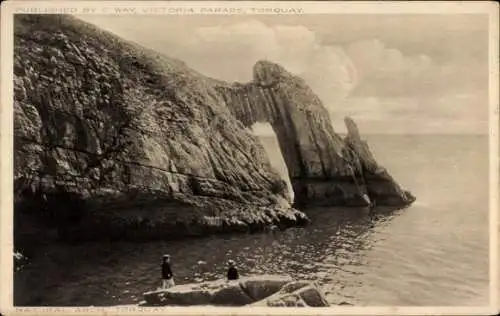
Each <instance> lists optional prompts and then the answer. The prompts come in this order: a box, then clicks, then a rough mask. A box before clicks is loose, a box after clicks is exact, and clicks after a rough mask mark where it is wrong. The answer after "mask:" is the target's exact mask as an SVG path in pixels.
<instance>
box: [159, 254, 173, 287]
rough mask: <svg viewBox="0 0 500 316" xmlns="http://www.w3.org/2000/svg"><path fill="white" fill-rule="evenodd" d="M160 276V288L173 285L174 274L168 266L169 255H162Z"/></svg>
mask: <svg viewBox="0 0 500 316" xmlns="http://www.w3.org/2000/svg"><path fill="white" fill-rule="evenodd" d="M161 278H162V288H164V289H167V288H169V287H172V286H174V285H175V282H174V274H173V273H172V268H171V267H170V255H163V261H162V263H161Z"/></svg>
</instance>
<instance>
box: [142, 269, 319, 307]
mask: <svg viewBox="0 0 500 316" xmlns="http://www.w3.org/2000/svg"><path fill="white" fill-rule="evenodd" d="M144 300H145V301H144V302H143V303H142V304H141V305H143V306H167V305H176V306H190V305H215V306H245V305H247V306H295V307H307V306H310V307H322V306H329V305H328V303H327V302H326V299H325V297H324V294H323V293H322V292H321V290H320V288H319V287H318V286H317V285H316V284H314V283H312V282H306V281H294V280H293V279H292V278H291V277H289V276H283V275H263V276H253V277H245V278H241V279H240V280H238V281H229V282H228V281H226V280H216V281H209V282H203V283H196V284H184V285H176V286H174V287H171V288H169V289H165V290H158V291H151V292H146V293H144Z"/></svg>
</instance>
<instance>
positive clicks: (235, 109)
mask: <svg viewBox="0 0 500 316" xmlns="http://www.w3.org/2000/svg"><path fill="white" fill-rule="evenodd" d="M216 89H217V90H218V91H219V93H220V94H221V95H222V96H223V97H224V101H225V103H226V105H227V107H228V108H229V109H230V110H231V112H232V113H233V115H234V116H235V117H237V118H238V119H239V120H240V121H242V122H243V123H244V124H245V125H247V126H251V125H252V124H254V123H256V122H268V123H270V124H271V125H272V127H273V129H274V131H275V133H276V135H277V137H278V140H279V143H280V147H281V151H282V153H283V157H284V159H285V162H286V165H287V167H288V171H289V174H290V180H291V182H292V186H293V190H294V193H295V203H296V204H297V205H339V206H346V205H352V206H367V205H370V204H371V203H372V204H373V203H376V204H378V205H390V206H400V207H402V206H406V205H409V204H411V203H412V202H413V201H414V197H413V196H412V195H411V194H410V193H409V192H406V191H403V190H402V189H401V188H400V187H399V185H398V184H397V183H396V182H395V181H394V180H393V179H392V178H391V177H390V175H389V174H388V173H387V171H385V169H384V168H382V167H381V166H379V165H378V164H377V162H376V161H375V159H374V157H373V155H372V154H371V152H370V150H369V148H368V145H367V144H366V142H364V141H362V140H361V138H360V136H359V133H358V129H357V127H356V125H355V123H354V121H352V119H350V118H346V125H347V128H348V131H349V134H348V135H347V137H346V138H345V139H342V138H341V137H340V136H339V135H338V134H336V133H335V132H334V130H333V127H332V124H331V121H330V116H329V114H328V112H327V110H326V108H325V107H324V106H323V104H322V102H321V100H320V99H319V98H318V96H317V95H316V94H314V93H313V91H312V90H311V89H310V88H309V86H308V85H307V84H306V83H305V81H304V80H303V79H301V78H299V77H296V76H293V75H292V74H290V73H288V72H287V71H286V70H285V69H283V68H282V67H281V66H279V65H277V64H274V63H271V62H268V61H260V62H258V63H257V64H256V65H255V67H254V80H253V81H252V82H251V83H248V84H233V85H228V84H225V83H218V84H217V85H216ZM367 197H368V199H367Z"/></svg>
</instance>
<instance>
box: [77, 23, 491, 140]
mask: <svg viewBox="0 0 500 316" xmlns="http://www.w3.org/2000/svg"><path fill="white" fill-rule="evenodd" d="M79 18H81V19H84V20H86V21H88V22H91V23H93V24H96V25H97V26H100V27H102V28H104V29H106V30H109V31H111V32H113V33H115V34H117V35H119V36H120V37H122V38H125V39H128V40H132V41H135V42H137V43H139V44H141V45H144V46H146V47H149V48H152V49H155V50H156V51H158V52H159V53H162V54H165V55H168V56H170V57H174V58H178V59H181V60H183V61H184V62H186V64H187V65H188V66H189V67H191V68H193V69H195V70H197V71H199V72H201V73H202V74H204V75H207V76H210V77H213V78H217V79H222V80H225V81H229V82H234V81H239V82H248V81H250V80H252V67H253V65H254V64H255V62H256V61H258V60H261V59H267V60H270V61H273V62H276V63H279V64H281V65H282V66H284V67H285V68H286V69H287V70H288V71H290V72H292V73H293V74H296V75H298V76H301V77H302V78H304V79H305V80H306V82H307V83H308V84H309V85H310V86H311V88H312V89H313V90H314V91H315V92H316V94H318V96H319V97H320V99H321V100H322V101H323V103H324V105H325V107H326V108H327V109H328V110H329V113H330V116H331V119H332V123H333V126H334V129H335V130H336V131H338V132H345V126H344V123H343V119H344V117H345V116H351V117H352V118H353V119H354V120H355V121H356V123H357V124H358V126H359V128H360V131H361V132H362V133H363V134H370V133H374V134H380V133H383V134H385V133H388V134H450V133H451V134H485V133H487V132H488V17H487V16H486V15H472V14H469V15H457V14H454V15H438V14H433V15H430V14H427V15H381V14H364V15H359V14H350V15H332V14H329V15H321V14H320V15H318V14H316V15H299V16H286V15H283V16H269V15H267V16H266V15H251V16H227V15H226V16H222V15H221V16H214V15H203V16H190V15H179V16H173V15H168V16H161V15H150V16H145V15H129V16H127V15H120V16H118V15H115V16H111V15H106V16H104V15H85V16H79ZM262 132H265V129H263V130H262Z"/></svg>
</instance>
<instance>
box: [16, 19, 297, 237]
mask: <svg viewBox="0 0 500 316" xmlns="http://www.w3.org/2000/svg"><path fill="white" fill-rule="evenodd" d="M14 46H15V61H14V94H15V96H14V98H15V100H14V111H15V122H14V128H15V131H14V133H15V140H14V141H15V168H14V180H15V194H16V207H17V209H19V210H24V209H29V208H30V206H32V207H31V208H34V209H37V210H38V211H41V212H40V213H42V215H43V216H45V217H47V218H49V219H56V220H52V222H55V223H57V224H58V226H59V227H58V229H59V231H60V233H61V235H62V236H63V237H64V238H77V239H101V238H113V239H140V238H168V237H172V238H173V237H178V236H185V235H203V234H206V233H211V232H225V231H234V230H248V229H259V228H261V227H264V226H266V225H271V224H277V225H282V226H289V225H297V224H304V223H306V221H307V218H306V216H305V215H304V214H303V213H301V212H299V211H298V210H295V209H292V208H291V207H290V198H289V196H288V192H287V190H286V185H285V182H284V181H283V180H282V179H281V178H280V176H279V174H278V173H277V172H276V171H275V170H274V169H273V168H272V167H271V165H270V163H269V160H268V158H267V156H266V155H265V151H264V149H263V147H262V146H261V145H260V143H259V142H258V141H257V139H256V138H255V137H254V136H253V135H252V134H251V132H250V131H249V130H248V129H247V128H246V127H245V126H243V124H241V122H239V121H238V120H237V119H236V118H234V117H233V115H232V114H231V113H230V112H229V110H228V109H227V108H226V107H225V106H224V100H223V99H222V98H221V96H220V95H219V94H218V93H217V91H216V90H215V89H214V88H213V87H212V85H211V81H210V80H208V79H206V78H204V77H202V76H201V75H199V74H197V73H195V72H194V71H192V70H190V69H189V68H187V67H186V66H185V65H184V64H183V63H181V62H178V61H175V60H172V59H168V58H166V57H162V56H158V55H156V54H154V53H153V52H150V51H147V50H146V49H144V48H142V47H138V46H135V45H132V44H130V43H127V42H125V41H123V40H120V39H119V38H117V37H115V36H113V35H111V34H108V33H106V32H102V31H101V30H99V29H97V28H95V27H93V26H91V25H89V24H86V23H83V22H81V21H79V20H76V19H74V18H72V17H68V16H50V15H44V16H42V15H20V16H16V20H15V42H14ZM110 228H112V229H110Z"/></svg>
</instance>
